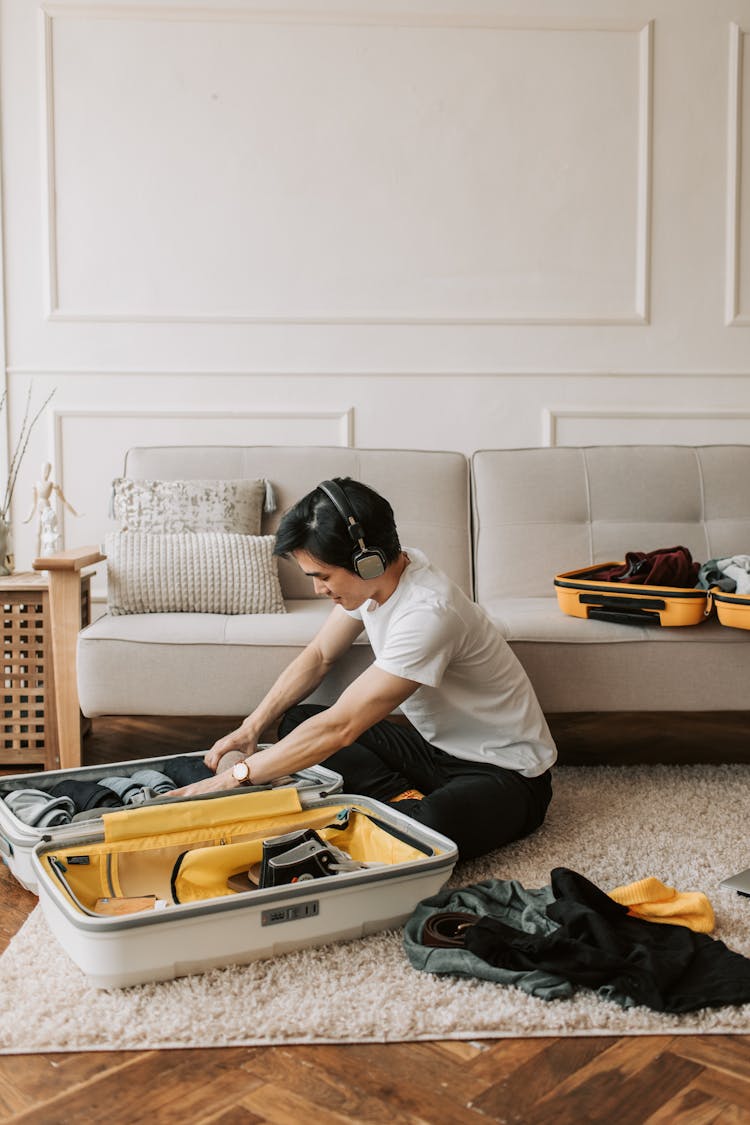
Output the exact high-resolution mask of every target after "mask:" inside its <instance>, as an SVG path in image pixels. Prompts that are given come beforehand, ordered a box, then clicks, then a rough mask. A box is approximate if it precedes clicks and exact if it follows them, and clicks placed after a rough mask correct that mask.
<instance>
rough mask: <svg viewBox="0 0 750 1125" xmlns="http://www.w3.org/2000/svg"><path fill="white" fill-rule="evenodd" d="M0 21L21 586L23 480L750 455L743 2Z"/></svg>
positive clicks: (77, 490)
mask: <svg viewBox="0 0 750 1125" xmlns="http://www.w3.org/2000/svg"><path fill="white" fill-rule="evenodd" d="M0 18H1V19H2V28H1V30H2V57H1V59H0V64H1V67H2V70H1V79H2V86H1V88H0V109H1V111H2V159H3V181H2V190H3V258H2V260H3V273H4V285H5V325H4V347H5V356H4V362H3V369H4V370H5V371H6V372H7V380H8V385H9V390H10V423H11V430H12V433H14V434H15V433H16V432H17V430H18V426H19V425H20V420H21V414H22V410H23V403H24V398H25V394H26V389H27V386H28V384H29V380H33V385H34V396H35V400H37V401H41V398H42V396H43V395H44V394H45V393H46V392H47V391H48V390H49V389H51V388H53V387H54V388H56V394H55V398H54V400H53V403H52V410H51V412H50V414H49V417H48V418H47V419H46V420H45V422H44V424H43V425H42V426H40V427H39V429H38V430H37V431H36V433H35V435H34V438H33V441H32V443H31V445H30V447H29V450H28V452H27V456H26V459H25V462H24V466H23V472H22V475H21V478H20V481H19V488H18V492H17V496H16V505H15V511H14V524H15V546H16V554H17V563H18V565H19V567H23V566H28V564H29V562H30V560H31V557H32V555H33V532H32V528H31V526H28V527H24V526H23V525H21V523H20V521H21V519H22V518H23V517H24V516H25V515H26V514H27V511H28V505H29V500H30V494H31V486H32V482H33V480H34V478H35V476H36V475H37V474H38V471H39V465H40V463H41V462H42V461H43V460H44V459H46V458H49V459H50V460H52V461H53V462H54V465H55V472H56V474H57V478H58V480H59V481H60V482H61V483H62V484H63V486H64V488H65V490H66V492H67V494H68V497H69V499H70V500H71V501H72V502H73V504H75V505H76V506H77V507H79V508H80V509H81V510H82V511H83V512H84V515H83V516H82V517H81V518H80V519H79V520H78V521H76V520H74V519H72V518H68V519H67V521H66V527H65V533H66V542H67V544H68V545H75V544H78V543H81V542H95V541H97V540H98V539H99V538H100V537H101V536H102V535H103V534H104V532H105V531H106V529H107V528H108V526H109V524H108V521H107V516H106V503H107V492H108V484H109V480H110V479H111V477H112V476H113V475H114V474H115V473H117V472H118V471H119V469H120V467H121V464H122V457H123V454H124V451H125V449H126V448H127V447H128V446H129V445H131V444H136V443H140V442H148V443H161V442H192V441H196V442H224V441H227V442H232V443H235V442H244V441H259V442H268V441H271V442H277V441H278V442H292V443H298V442H300V443H304V442H313V443H322V444H335V443H339V442H341V443H347V442H351V443H353V444H356V445H361V446H375V447H377V446H385V447H387V446H401V445H408V446H413V447H419V448H452V449H459V450H463V451H465V452H467V453H469V452H471V451H472V450H473V449H476V448H481V447H492V446H513V445H539V444H543V443H545V442H553V443H554V442H558V443H561V444H575V443H579V442H581V443H596V442H605V443H606V442H619V441H624V442H631V441H632V442H637V441H674V442H712V441H718V442H724V441H727V442H730V441H748V440H750V425H749V420H750V333H749V331H748V329H749V328H750V73H749V72H750V0H711V2H710V3H709V2H707V0H588V2H586V0H559V2H556V0H485V2H482V0H461V2H460V3H459V2H458V0H453V3H452V4H451V3H447V2H442V0H429V2H428V0H423V2H419V0H401V2H399V3H396V2H395V0H394V2H381V0H368V2H365V0H339V2H338V3H337V4H336V5H334V6H332V7H331V8H330V9H329V8H327V7H325V6H324V5H322V4H320V3H317V2H315V0H312V2H307V0H305V2H303V0H299V3H298V4H297V5H296V7H291V6H286V5H285V4H281V3H274V2H273V0H260V2H258V3H254V2H252V0H244V2H243V0H233V3H232V5H231V6H230V5H227V6H225V7H224V6H221V5H220V4H218V3H213V2H210V0H203V2H202V3H193V2H191V0H183V2H181V3H177V2H169V0H165V2H163V3H158V4H157V3H153V4H152V3H149V4H143V3H130V2H129V0H120V2H118V3H116V4H113V3H104V2H101V0H96V2H94V3H91V2H89V3H86V4H76V3H70V4H68V3H65V4H56V3H44V4H42V3H38V2H37V0H0ZM314 483H316V482H314V481H311V486H312V485H313V484H314Z"/></svg>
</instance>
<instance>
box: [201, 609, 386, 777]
mask: <svg viewBox="0 0 750 1125" xmlns="http://www.w3.org/2000/svg"><path fill="white" fill-rule="evenodd" d="M363 628H364V625H363V624H362V622H361V621H360V620H358V619H357V618H354V617H350V616H349V615H348V614H347V613H345V612H344V610H343V609H341V607H340V606H334V608H333V610H332V612H331V613H330V615H329V616H328V617H327V619H326V621H325V623H324V624H323V625H322V627H321V628H320V630H319V631H318V633H317V634H316V636H315V637H314V638H313V640H312V641H311V642H310V644H309V645H307V647H306V648H305V649H304V650H303V651H302V652H301V653H300V654H299V656H297V657H296V658H295V659H294V660H293V661H292V662H291V664H289V665H288V667H287V668H285V669H284V671H283V672H282V673H281V675H280V676H279V677H278V679H277V680H276V682H275V684H274V685H273V687H271V689H270V690H269V691H268V692H267V694H266V695H265V696H264V698H263V699H262V700H261V702H260V703H259V704H258V706H257V707H256V708H255V710H254V711H253V712H252V713H251V714H250V715H248V717H247V718H246V719H245V721H244V722H243V723H241V725H240V726H239V727H238V728H237V730H234V731H232V732H231V733H230V734H228V735H225V736H224V738H220V739H219V740H218V742H216V743H214V745H213V746H212V747H211V749H210V750H209V751H208V753H207V754H206V758H205V761H206V765H207V766H209V767H210V768H211V769H213V770H215V769H216V768H217V767H218V765H219V762H220V761H221V759H222V758H223V756H224V755H225V754H227V753H229V751H232V750H239V751H241V752H242V753H243V754H244V755H245V756H247V755H250V754H252V753H254V752H255V750H256V748H257V745H258V739H259V738H260V736H261V734H262V732H263V731H264V730H265V729H266V728H267V727H269V726H271V724H272V723H275V722H276V721H277V720H278V719H280V718H281V716H282V715H283V714H284V713H285V712H286V711H288V710H289V708H290V707H293V706H294V704H295V703H299V702H300V700H302V699H306V698H307V696H308V695H310V694H311V692H313V691H315V689H316V688H317V687H318V686H319V685H320V684H321V683H322V682H323V680H324V678H325V676H326V674H327V673H328V672H329V671H330V669H331V667H332V666H333V665H334V664H335V663H336V661H337V660H338V659H339V657H341V656H343V654H344V653H345V652H347V651H348V650H349V649H350V648H351V646H352V644H353V643H354V641H355V639H356V638H357V637H358V636H359V634H360V633H361V632H362V629H363Z"/></svg>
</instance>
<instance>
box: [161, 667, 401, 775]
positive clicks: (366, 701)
mask: <svg viewBox="0 0 750 1125" xmlns="http://www.w3.org/2000/svg"><path fill="white" fill-rule="evenodd" d="M419 686H420V685H419V684H418V683H416V682H415V681H414V680H404V679H402V678H401V677H400V676H393V675H391V673H390V672H383V671H382V670H381V669H380V668H376V667H375V665H374V664H373V665H372V666H371V667H370V668H368V669H367V671H366V672H363V673H362V675H361V676H359V677H358V678H357V679H356V680H355V681H354V683H353V684H350V685H349V687H348V688H347V689H346V691H344V692H342V694H341V696H340V697H339V699H338V702H337V703H335V704H334V706H333V707H329V708H328V709H327V710H326V711H322V712H321V713H320V714H319V715H313V716H312V717H311V718H309V719H307V720H306V721H305V722H304V723H300V725H299V726H298V727H296V728H295V729H294V730H293V731H291V732H290V733H289V734H288V735H287V736H286V738H282V739H281V741H280V742H277V743H276V744H275V745H274V746H269V747H268V749H266V750H259V751H257V752H256V753H254V754H253V755H252V757H250V758H248V765H249V767H250V778H249V780H250V783H251V784H253V785H263V784H264V783H265V782H267V781H272V780H273V779H274V778H276V777H283V776H285V775H286V774H288V773H295V772H296V771H297V770H301V769H304V768H305V767H306V766H313V765H317V764H318V763H319V762H323V761H325V759H326V758H328V757H330V755H331V754H334V753H335V752H336V751H337V750H341V749H343V748H344V747H345V746H348V745H349V744H350V743H352V742H354V741H355V740H356V739H357V737H358V736H359V735H360V734H361V733H362V731H364V730H367V729H368V728H369V727H371V726H373V724H374V723H377V722H380V720H381V719H385V718H387V716H388V715H390V714H391V712H392V711H393V710H394V709H395V708H396V707H398V705H399V704H400V703H403V702H404V700H405V699H408V698H409V696H410V695H411V694H412V693H413V692H415V691H416V690H417V688H418V687H419ZM237 785H239V782H237V781H235V779H234V777H233V776H232V773H231V771H226V772H225V773H219V774H217V775H216V776H215V777H210V778H208V779H207V780H206V781H198V782H195V784H193V785H187V786H185V787H184V788H183V789H176V790H174V791H173V792H172V793H170V794H169V796H171V797H193V796H195V795H196V794H198V793H211V792H220V791H221V790H224V789H232V788H234V787H236V786H237Z"/></svg>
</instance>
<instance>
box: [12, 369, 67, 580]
mask: <svg viewBox="0 0 750 1125" xmlns="http://www.w3.org/2000/svg"><path fill="white" fill-rule="evenodd" d="M31 389H32V385H31V383H29V389H28V391H27V392H26V408H25V410H24V413H23V421H22V422H21V432H20V433H19V435H18V441H17V442H16V444H15V448H14V449H13V454H12V456H11V458H10V464H9V465H8V479H7V481H6V483H5V491H4V493H2V500H1V501H0V575H6V574H12V573H13V569H14V565H15V564H14V559H13V550H12V547H11V522H10V506H11V501H12V500H13V492H14V490H15V487H16V481H17V480H18V471H19V469H20V468H21V462H22V461H23V455H24V453H25V452H26V448H27V446H28V444H29V438H30V437H31V431H32V430H33V429H34V426H35V425H36V424H37V422H38V421H39V418H40V417H41V415H42V414H43V412H44V410H45V408H46V406H47V404H48V402H49V400H50V399H51V398H52V396H53V395H54V393H55V392H54V391H51V392H50V393H49V394H48V395H47V397H46V399H45V400H44V402H43V403H42V405H41V406H40V407H39V409H38V410H37V412H36V414H34V415H33V417H29V415H30V414H31ZM7 398H8V392H7V390H5V391H3V393H2V395H0V414H2V412H3V408H4V406H5V404H6V401H7ZM31 514H32V515H33V514H34V513H33V511H32V513H31ZM29 519H31V516H29ZM26 522H27V523H28V520H27V521H26ZM38 554H39V544H38V543H37V555H38Z"/></svg>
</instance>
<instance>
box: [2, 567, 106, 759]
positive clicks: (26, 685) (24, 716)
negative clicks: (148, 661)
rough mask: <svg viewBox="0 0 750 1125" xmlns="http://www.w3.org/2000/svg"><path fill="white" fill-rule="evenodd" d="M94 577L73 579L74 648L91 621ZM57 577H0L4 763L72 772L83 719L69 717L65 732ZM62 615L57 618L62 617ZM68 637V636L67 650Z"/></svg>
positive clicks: (66, 671)
mask: <svg viewBox="0 0 750 1125" xmlns="http://www.w3.org/2000/svg"><path fill="white" fill-rule="evenodd" d="M90 582H91V579H90V576H89V575H83V574H81V573H80V569H79V570H78V571H77V572H76V576H75V590H74V595H75V611H74V613H73V615H72V617H70V618H69V619H68V621H67V624H66V626H65V627H66V629H67V630H68V632H70V633H72V644H73V667H72V673H73V676H75V644H76V641H77V637H78V632H79V630H80V629H81V628H82V627H83V626H84V625H88V623H89V621H90V619H91V591H90ZM53 585H54V578H53V576H52V575H51V573H50V572H47V571H46V570H45V571H39V572H34V571H29V572H28V573H20V574H11V575H9V576H7V577H2V578H0V607H1V608H2V656H3V664H2V708H0V764H2V765H4V766H6V765H10V766H24V765H41V766H42V767H43V768H44V769H59V768H64V769H65V768H69V767H71V766H76V765H80V763H81V734H82V725H81V724H82V717H81V712H80V709H79V707H78V704H77V689H76V706H75V720H74V721H71V719H70V715H69V709H68V712H67V713H66V720H65V721H66V723H67V729H65V730H63V729H61V725H60V714H59V710H60V708H59V704H60V699H59V691H60V688H61V687H62V688H65V686H66V684H67V685H68V691H69V680H70V673H71V669H70V668H69V667H65V664H66V663H67V661H66V660H65V657H64V656H63V655H62V652H61V651H60V650H61V645H60V641H61V638H60V636H59V623H57V622H56V620H55V607H54V605H53V594H54V591H53ZM58 617H59V614H58ZM69 650H70V638H68V652H69Z"/></svg>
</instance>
